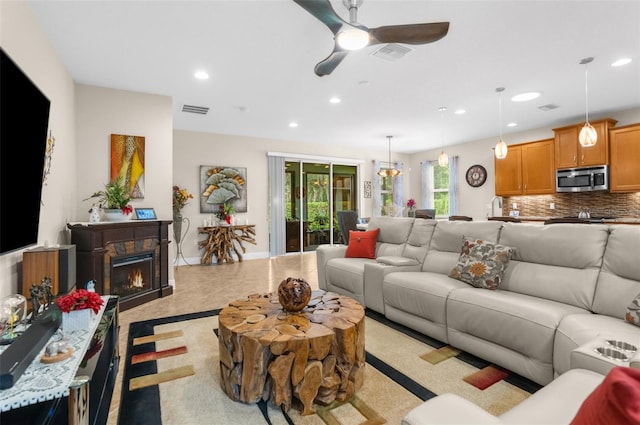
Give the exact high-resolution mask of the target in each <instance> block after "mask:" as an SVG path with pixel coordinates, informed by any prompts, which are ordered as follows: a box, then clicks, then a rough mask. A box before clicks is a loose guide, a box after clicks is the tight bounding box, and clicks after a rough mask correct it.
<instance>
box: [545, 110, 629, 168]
mask: <svg viewBox="0 0 640 425" xmlns="http://www.w3.org/2000/svg"><path fill="white" fill-rule="evenodd" d="M616 122H617V121H616V120H614V119H611V118H607V119H604V120H600V121H593V122H591V125H592V126H593V128H595V129H596V133H597V134H598V142H597V143H596V144H595V146H590V147H586V148H585V147H583V146H582V145H581V144H580V141H579V140H578V135H579V134H580V130H581V129H582V127H584V123H581V124H574V125H570V126H566V127H560V128H554V129H553V132H554V134H555V162H556V168H575V167H586V166H590V165H606V164H609V129H610V128H612V127H613V126H614V125H615V124H616Z"/></svg>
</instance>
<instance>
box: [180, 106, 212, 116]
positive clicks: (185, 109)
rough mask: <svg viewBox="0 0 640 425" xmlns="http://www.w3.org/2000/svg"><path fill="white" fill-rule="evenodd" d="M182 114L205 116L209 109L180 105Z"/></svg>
mask: <svg viewBox="0 0 640 425" xmlns="http://www.w3.org/2000/svg"><path fill="white" fill-rule="evenodd" d="M182 112H189V113H190V114H200V115H207V113H208V112H209V108H207V107H206V106H194V105H182Z"/></svg>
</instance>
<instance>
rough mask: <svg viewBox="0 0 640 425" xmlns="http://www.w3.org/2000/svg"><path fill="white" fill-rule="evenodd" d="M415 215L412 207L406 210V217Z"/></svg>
mask: <svg viewBox="0 0 640 425" xmlns="http://www.w3.org/2000/svg"><path fill="white" fill-rule="evenodd" d="M415 216H416V210H414V209H413V208H409V211H408V212H407V217H415Z"/></svg>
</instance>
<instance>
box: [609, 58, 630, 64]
mask: <svg viewBox="0 0 640 425" xmlns="http://www.w3.org/2000/svg"><path fill="white" fill-rule="evenodd" d="M628 63H631V59H629V58H624V59H618V60H617V61H615V62H614V63H612V64H611V66H622V65H626V64H628Z"/></svg>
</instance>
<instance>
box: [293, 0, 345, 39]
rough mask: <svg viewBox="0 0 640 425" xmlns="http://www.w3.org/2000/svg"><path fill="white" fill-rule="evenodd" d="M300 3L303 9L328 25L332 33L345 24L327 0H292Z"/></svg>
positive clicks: (335, 32)
mask: <svg viewBox="0 0 640 425" xmlns="http://www.w3.org/2000/svg"><path fill="white" fill-rule="evenodd" d="M293 1H294V2H296V3H297V4H298V5H300V6H301V7H302V8H303V9H304V10H306V11H307V12H309V13H311V14H312V15H313V16H315V17H316V18H317V19H318V20H320V21H321V22H322V23H323V24H325V25H326V26H328V27H329V29H330V30H331V32H332V33H333V34H337V33H338V31H340V28H342V25H344V24H346V23H347V22H345V21H344V20H343V19H342V18H340V16H338V14H337V13H336V11H335V10H334V9H333V7H331V3H330V2H329V0H293Z"/></svg>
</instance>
